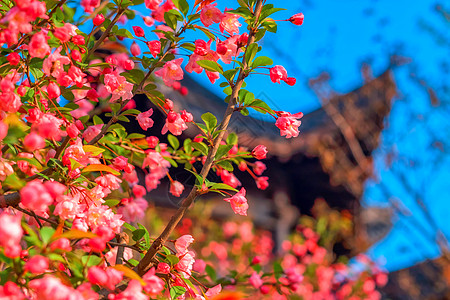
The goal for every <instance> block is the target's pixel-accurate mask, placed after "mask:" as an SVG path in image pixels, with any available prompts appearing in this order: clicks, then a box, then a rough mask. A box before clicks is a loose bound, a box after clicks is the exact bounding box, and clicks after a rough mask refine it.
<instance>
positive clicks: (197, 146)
mask: <svg viewBox="0 0 450 300" xmlns="http://www.w3.org/2000/svg"><path fill="white" fill-rule="evenodd" d="M191 146H192V148H194V149H195V150H198V151H200V152H201V153H202V154H203V155H208V147H207V146H206V145H205V144H204V143H202V142H200V143H199V142H192V143H191Z"/></svg>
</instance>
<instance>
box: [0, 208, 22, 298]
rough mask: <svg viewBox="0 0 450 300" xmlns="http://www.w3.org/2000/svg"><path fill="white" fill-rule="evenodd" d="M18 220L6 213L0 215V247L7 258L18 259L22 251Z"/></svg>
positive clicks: (19, 217)
mask: <svg viewBox="0 0 450 300" xmlns="http://www.w3.org/2000/svg"><path fill="white" fill-rule="evenodd" d="M20 220H21V216H20V215H14V216H13V215H9V214H8V213H7V212H6V211H4V212H3V213H0V236H1V237H2V238H1V239H0V246H2V247H4V253H5V255H6V256H8V257H18V256H19V255H20V251H21V250H22V248H21V246H20V240H21V239H22V235H23V230H22V226H21V225H20ZM0 295H1V294H0Z"/></svg>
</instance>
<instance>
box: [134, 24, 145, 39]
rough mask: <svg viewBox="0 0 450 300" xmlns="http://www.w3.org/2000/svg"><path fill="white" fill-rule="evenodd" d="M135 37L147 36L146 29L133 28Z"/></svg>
mask: <svg viewBox="0 0 450 300" xmlns="http://www.w3.org/2000/svg"><path fill="white" fill-rule="evenodd" d="M133 31H134V35H135V36H137V37H143V36H145V33H144V29H142V27H140V26H133Z"/></svg>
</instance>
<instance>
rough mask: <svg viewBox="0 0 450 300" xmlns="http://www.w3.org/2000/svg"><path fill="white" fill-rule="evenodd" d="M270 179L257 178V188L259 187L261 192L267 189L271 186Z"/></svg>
mask: <svg viewBox="0 0 450 300" xmlns="http://www.w3.org/2000/svg"><path fill="white" fill-rule="evenodd" d="M268 180H269V177H267V176H262V177H257V178H256V180H255V181H256V186H257V187H258V189H260V190H265V189H267V187H268V186H269V182H268Z"/></svg>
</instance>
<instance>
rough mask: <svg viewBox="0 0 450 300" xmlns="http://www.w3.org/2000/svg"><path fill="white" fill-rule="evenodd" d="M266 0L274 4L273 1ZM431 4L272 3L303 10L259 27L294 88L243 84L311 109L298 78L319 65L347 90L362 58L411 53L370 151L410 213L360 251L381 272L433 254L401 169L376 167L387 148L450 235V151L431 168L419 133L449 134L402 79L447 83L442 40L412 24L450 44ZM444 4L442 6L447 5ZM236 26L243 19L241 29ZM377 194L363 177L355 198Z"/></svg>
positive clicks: (276, 101)
mask: <svg viewBox="0 0 450 300" xmlns="http://www.w3.org/2000/svg"><path fill="white" fill-rule="evenodd" d="M188 2H189V3H192V2H193V1H188ZM218 2H219V7H220V8H222V9H223V8H224V7H226V6H229V7H232V6H234V5H235V1H228V0H226V1H225V0H222V1H218ZM269 2H270V1H269ZM272 2H273V3H275V4H276V5H279V4H278V3H279V2H278V1H272ZM435 3H436V2H435V1H419V0H415V1H410V0H409V1H408V0H395V1H393V0H340V1H337V0H314V1H313V0H303V1H282V5H283V6H284V8H286V9H287V11H282V12H279V13H277V14H276V15H274V18H275V19H279V20H282V19H287V18H289V17H290V16H291V15H292V14H294V13H297V12H303V13H304V14H305V22H304V25H302V26H300V27H299V26H294V25H292V24H290V23H289V22H280V23H279V27H278V34H276V35H274V34H270V33H268V36H267V37H266V38H265V39H264V40H263V41H262V43H263V49H264V50H263V52H262V55H266V56H269V57H271V58H273V60H274V62H275V64H280V65H283V66H284V67H285V68H286V69H287V71H288V74H289V76H293V77H296V78H297V85H296V86H294V87H290V86H288V85H286V84H284V83H282V84H280V85H278V84H273V83H271V81H270V80H269V77H268V76H261V75H256V76H254V77H253V78H250V79H249V81H248V86H249V87H248V89H249V90H250V91H252V92H254V93H255V95H258V94H259V93H260V92H265V93H266V94H267V95H268V96H269V99H270V100H269V104H271V105H272V106H274V108H275V109H277V110H287V111H290V112H292V113H295V112H298V111H303V112H304V113H308V112H310V111H312V110H314V109H316V108H318V107H319V102H318V100H317V98H316V96H315V95H314V93H313V92H312V91H311V90H310V89H309V88H308V86H307V81H308V80H309V79H310V78H312V77H315V76H317V75H318V74H319V73H320V72H321V71H327V72H329V73H330V74H331V81H330V85H331V87H332V88H333V89H334V90H335V91H337V92H339V93H347V92H350V91H351V90H353V89H355V88H357V87H359V86H360V85H361V84H362V78H361V73H360V67H361V63H362V62H367V63H369V64H370V65H371V67H372V69H373V71H374V75H375V76H376V75H378V74H380V73H382V72H383V71H384V70H385V69H386V68H387V66H388V64H389V56H390V55H391V54H394V53H396V54H402V55H404V56H408V57H410V58H411V59H412V60H413V63H412V64H410V65H406V66H403V67H399V68H396V69H395V73H394V76H395V80H396V83H397V85H398V88H399V91H400V97H399V99H398V100H397V101H396V102H395V103H394V106H393V109H392V113H391V115H390V116H389V124H390V126H389V128H387V129H386V130H385V132H384V133H383V137H382V140H383V143H382V145H381V146H380V149H379V150H377V152H376V153H375V165H376V174H377V176H378V177H379V178H380V181H381V183H382V184H384V185H385V186H387V187H388V189H389V190H390V192H391V194H392V196H394V197H395V198H398V199H400V200H401V201H402V202H403V203H404V205H405V206H406V207H407V208H408V209H409V210H410V211H411V213H412V216H409V217H405V216H396V217H395V218H394V221H395V224H394V227H393V229H392V231H391V232H390V233H389V234H388V236H387V237H386V238H385V239H384V240H382V241H381V242H379V243H378V244H377V245H374V247H372V248H371V249H370V250H369V254H370V255H372V256H373V257H374V258H376V259H378V260H379V261H380V262H382V263H384V264H385V267H386V268H387V269H388V270H390V271H393V270H397V269H400V268H404V267H408V266H410V265H413V264H415V263H416V262H418V261H421V260H424V259H425V258H428V257H435V256H436V255H438V253H439V252H438V249H437V247H436V246H435V243H434V241H433V239H434V238H433V237H434V236H435V230H434V228H433V227H432V226H430V224H429V222H427V221H426V218H425V217H424V214H423V213H422V210H421V209H419V208H418V205H417V203H416V202H415V200H414V197H411V193H409V192H407V191H405V189H404V188H403V187H402V185H401V183H400V182H399V181H398V178H397V177H396V176H395V175H393V172H392V169H395V170H400V171H405V166H404V164H403V163H402V162H399V163H395V164H394V165H393V166H391V167H387V166H386V165H385V163H384V161H385V155H384V153H385V151H386V150H387V149H392V147H394V149H395V150H396V152H397V153H399V154H400V156H405V157H408V158H410V159H413V160H415V161H416V162H417V163H416V164H415V166H414V167H411V169H410V170H408V171H409V172H408V174H407V181H408V182H410V184H411V185H412V186H414V187H421V188H417V189H418V191H419V192H420V194H421V195H422V196H423V201H424V203H425V205H426V206H427V207H428V210H429V212H430V215H431V216H432V217H433V219H435V221H436V223H437V226H438V227H440V228H441V229H443V230H444V229H445V230H446V231H444V232H445V233H446V235H447V236H448V237H450V228H448V226H447V228H446V227H445V226H446V221H447V218H448V216H449V215H450V209H449V206H448V205H447V201H448V200H450V181H449V180H448V178H450V177H449V176H450V171H449V170H450V168H449V167H450V158H449V157H448V156H443V159H442V160H441V161H440V163H439V164H438V165H433V164H432V162H434V161H436V159H437V157H438V155H439V152H436V151H430V147H429V145H430V143H431V142H432V139H431V137H430V131H427V130H425V129H426V128H429V129H430V130H431V132H433V135H435V136H437V137H439V138H441V139H443V140H444V139H447V140H450V136H449V133H450V123H449V119H450V118H448V116H449V108H448V106H447V107H445V108H442V109H438V110H437V111H436V109H433V108H432V107H431V106H430V104H429V103H430V101H429V97H428V94H427V93H426V91H425V90H424V89H423V88H420V87H418V85H417V84H415V83H414V82H413V81H412V80H411V78H410V73H411V71H412V67H417V70H418V71H417V75H418V76H420V77H423V78H424V79H426V80H427V82H428V83H430V84H431V85H432V86H434V87H438V86H440V85H442V84H443V83H444V82H450V80H449V79H450V78H448V74H445V73H443V72H442V61H444V60H445V59H446V58H448V57H449V55H450V47H449V46H448V44H447V46H442V45H439V44H437V43H436V42H435V39H434V38H433V36H432V35H430V34H429V33H428V32H426V31H425V30H424V29H423V28H422V27H421V26H420V25H419V24H420V23H421V22H426V23H428V24H430V25H432V26H434V27H436V28H438V29H439V30H440V31H441V32H442V33H443V34H444V35H446V36H444V37H445V38H446V40H447V41H450V30H449V29H450V28H449V27H450V22H447V23H445V21H443V20H442V18H440V17H439V16H438V14H436V12H435V9H434V5H435ZM448 9H450V7H448V6H447V10H448ZM143 11H144V10H143ZM132 25H142V26H143V27H144V26H145V25H143V22H142V19H141V18H139V17H138V18H136V20H135V21H133V22H130V23H128V24H126V25H125V27H127V28H128V29H129V30H131V26H132ZM243 29H244V26H243V27H242V32H243ZM141 48H144V47H141ZM447 61H448V59H447ZM196 78H198V80H199V82H200V83H202V84H204V85H205V87H208V88H210V89H212V90H213V91H214V92H216V93H217V94H218V95H221V90H222V89H221V88H220V87H219V86H218V85H219V83H220V81H218V82H217V83H216V84H215V85H214V86H211V84H210V83H209V81H208V79H207V78H206V76H205V74H201V75H199V76H197V77H196ZM447 95H448V94H447ZM447 97H448V96H447ZM447 100H448V99H447ZM420 114H422V115H425V116H426V118H425V120H422V119H420V118H419V119H417V122H411V118H410V115H413V116H414V117H417V115H420ZM300 138H301V136H300ZM433 168H434V169H433ZM381 191H382V190H381V188H380V185H379V184H378V183H375V182H369V183H368V184H367V190H366V193H365V195H364V199H363V205H382V206H388V205H389V201H388V199H387V197H386V195H384V194H383V193H382V192H381ZM415 224H419V225H420V227H423V228H424V230H425V231H426V232H427V234H426V235H424V234H422V233H420V232H419V231H418V230H417V229H415V227H417V226H416V225H415Z"/></svg>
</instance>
